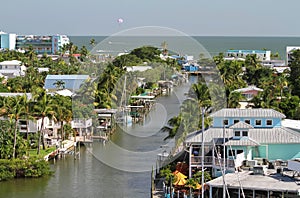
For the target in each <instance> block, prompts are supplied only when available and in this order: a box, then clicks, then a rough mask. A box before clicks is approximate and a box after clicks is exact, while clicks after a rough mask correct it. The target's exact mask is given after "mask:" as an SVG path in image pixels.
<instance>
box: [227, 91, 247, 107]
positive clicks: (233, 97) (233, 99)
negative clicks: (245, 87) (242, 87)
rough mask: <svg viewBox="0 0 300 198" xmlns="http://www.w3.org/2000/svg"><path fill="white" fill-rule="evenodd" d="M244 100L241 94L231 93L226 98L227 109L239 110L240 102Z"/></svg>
mask: <svg viewBox="0 0 300 198" xmlns="http://www.w3.org/2000/svg"><path fill="white" fill-rule="evenodd" d="M242 100H245V97H244V96H243V95H242V93H241V92H238V91H233V92H231V93H230V94H229V98H228V108H240V106H241V104H240V102H241V101H242Z"/></svg>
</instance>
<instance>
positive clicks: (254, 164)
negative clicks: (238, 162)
mask: <svg viewBox="0 0 300 198" xmlns="http://www.w3.org/2000/svg"><path fill="white" fill-rule="evenodd" d="M246 166H249V167H251V168H252V167H254V166H257V160H247V161H246Z"/></svg>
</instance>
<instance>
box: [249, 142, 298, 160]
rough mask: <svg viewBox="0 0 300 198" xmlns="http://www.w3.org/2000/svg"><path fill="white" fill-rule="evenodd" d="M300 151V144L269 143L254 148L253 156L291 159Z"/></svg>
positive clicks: (270, 158)
mask: <svg viewBox="0 0 300 198" xmlns="http://www.w3.org/2000/svg"><path fill="white" fill-rule="evenodd" d="M299 152H300V144H269V145H267V146H266V145H261V146H259V147H258V149H253V153H252V154H253V158H254V157H259V158H267V159H268V160H276V159H282V160H289V159H291V158H292V157H293V156H294V155H296V154H297V153H299Z"/></svg>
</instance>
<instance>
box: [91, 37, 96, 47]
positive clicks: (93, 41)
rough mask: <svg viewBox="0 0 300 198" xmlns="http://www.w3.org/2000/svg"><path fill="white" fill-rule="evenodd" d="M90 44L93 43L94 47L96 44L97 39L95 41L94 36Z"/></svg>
mask: <svg viewBox="0 0 300 198" xmlns="http://www.w3.org/2000/svg"><path fill="white" fill-rule="evenodd" d="M90 45H91V46H92V47H94V46H95V45H96V41H95V39H94V38H92V39H91V40H90Z"/></svg>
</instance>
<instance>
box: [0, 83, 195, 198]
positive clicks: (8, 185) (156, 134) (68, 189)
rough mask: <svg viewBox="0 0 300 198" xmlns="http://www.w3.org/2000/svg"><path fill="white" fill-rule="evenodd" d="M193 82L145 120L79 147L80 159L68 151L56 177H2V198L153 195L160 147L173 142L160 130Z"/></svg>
mask: <svg viewBox="0 0 300 198" xmlns="http://www.w3.org/2000/svg"><path fill="white" fill-rule="evenodd" d="M189 87H190V85H189V84H188V83H187V84H185V85H184V86H182V87H179V88H174V90H173V91H172V93H171V94H170V95H169V96H162V97H159V98H157V100H156V107H155V108H154V109H153V110H152V111H151V112H150V114H149V115H148V116H147V117H146V118H145V123H144V124H143V125H133V126H130V127H126V128H119V130H117V131H116V133H115V134H114V135H113V136H112V138H111V140H110V141H109V142H107V143H105V144H103V143H102V142H94V143H93V144H90V145H83V146H81V147H80V159H77V160H74V156H72V155H70V156H66V157H65V158H64V159H60V160H56V161H55V162H53V163H52V168H53V170H54V171H55V173H54V175H53V176H50V177H48V178H37V179H16V180H12V181H7V182H1V183H0V197H1V198H2V197H3V198H4V197H5V198H20V197H22V198H35V197H38V198H43V197H52V198H53V197H55V198H58V197H78V198H82V197H86V198H90V197H100V198H102V197H103V198H104V197H105V198H106V197H109V198H113V197H117V198H121V197H128V198H135V197H136V198H138V197H139V198H140V197H143V198H144V197H150V186H151V179H150V176H151V169H152V167H154V168H155V165H156V159H157V154H158V153H161V152H162V148H161V145H168V147H169V148H170V147H171V146H173V145H174V143H172V142H170V141H163V139H164V138H165V137H166V136H167V133H162V132H160V131H159V129H160V128H161V127H162V126H164V125H165V124H166V122H167V120H168V119H169V118H171V117H172V116H174V115H177V114H178V111H179V106H180V104H181V102H182V101H183V100H184V93H186V92H187V90H188V88H189Z"/></svg>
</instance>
